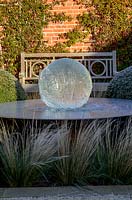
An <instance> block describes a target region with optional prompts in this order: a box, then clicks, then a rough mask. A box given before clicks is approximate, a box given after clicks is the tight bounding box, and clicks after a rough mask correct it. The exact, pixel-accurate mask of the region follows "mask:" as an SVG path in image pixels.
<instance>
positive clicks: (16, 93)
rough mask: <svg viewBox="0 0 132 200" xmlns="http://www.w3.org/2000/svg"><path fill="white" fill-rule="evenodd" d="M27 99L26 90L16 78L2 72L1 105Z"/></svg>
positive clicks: (0, 80)
mask: <svg viewBox="0 0 132 200" xmlns="http://www.w3.org/2000/svg"><path fill="white" fill-rule="evenodd" d="M25 99H26V95H25V92H24V89H23V88H22V86H21V84H20V83H19V81H18V80H17V79H16V78H15V76H13V75H12V74H10V73H9V72H7V71H4V70H0V103H2V102H9V101H16V100H25Z"/></svg>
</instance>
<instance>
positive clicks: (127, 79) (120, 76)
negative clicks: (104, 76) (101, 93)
mask: <svg viewBox="0 0 132 200" xmlns="http://www.w3.org/2000/svg"><path fill="white" fill-rule="evenodd" d="M106 94H107V97H110V98H120V99H131V100H132V66H130V67H128V68H126V69H124V70H122V71H121V72H118V73H117V75H116V76H115V77H114V78H113V80H112V81H111V82H110V85H109V86H108V88H107V93H106Z"/></svg>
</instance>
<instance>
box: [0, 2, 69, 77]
mask: <svg viewBox="0 0 132 200" xmlns="http://www.w3.org/2000/svg"><path fill="white" fill-rule="evenodd" d="M60 2H61V1H57V0H55V1H53V3H51V4H48V3H47V1H43V0H37V1H36V0H19V1H16V0H12V1H10V3H7V2H5V3H3V4H0V5H1V6H0V8H2V9H1V11H2V12H1V14H0V21H1V25H2V27H3V31H2V34H3V36H2V42H1V43H2V61H3V63H1V65H2V64H4V65H5V67H7V68H8V70H9V71H10V72H12V73H13V74H15V75H16V76H17V75H18V73H19V69H20V53H21V52H22V51H26V52H39V51H41V50H43V51H44V49H45V50H46V49H47V48H46V46H45V42H44V41H43V28H44V27H45V26H47V25H48V23H49V22H50V21H53V22H56V21H61V22H62V21H65V20H70V18H69V17H67V16H65V14H64V13H60V14H59V16H58V15H57V14H56V13H54V14H52V13H51V12H50V11H51V10H52V8H53V6H54V5H56V4H59V3H60ZM62 2H63V0H62Z"/></svg>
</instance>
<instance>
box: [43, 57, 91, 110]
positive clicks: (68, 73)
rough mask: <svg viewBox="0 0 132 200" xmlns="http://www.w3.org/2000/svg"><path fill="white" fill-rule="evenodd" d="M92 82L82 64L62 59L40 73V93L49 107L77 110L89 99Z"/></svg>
mask: <svg viewBox="0 0 132 200" xmlns="http://www.w3.org/2000/svg"><path fill="white" fill-rule="evenodd" d="M91 90H92V80H91V77H90V74H89V72H88V70H87V69H86V67H85V66H84V65H82V64H81V63H80V62H78V61H76V60H73V59H69V58H62V59H58V60H55V61H53V62H52V63H51V64H49V65H48V66H47V67H46V68H45V69H43V70H42V72H41V73H40V78H39V92H40V96H41V99H42V100H43V101H44V102H45V104H46V105H47V106H49V107H52V108H56V109H75V108H78V107H81V106H83V105H84V104H85V103H86V102H87V101H88V99H89V96H90V93H91Z"/></svg>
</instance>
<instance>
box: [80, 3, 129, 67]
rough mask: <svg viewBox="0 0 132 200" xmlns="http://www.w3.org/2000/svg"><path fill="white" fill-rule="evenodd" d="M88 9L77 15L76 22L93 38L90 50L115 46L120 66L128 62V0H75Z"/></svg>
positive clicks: (108, 48) (124, 65) (107, 48)
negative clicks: (93, 42)
mask: <svg viewBox="0 0 132 200" xmlns="http://www.w3.org/2000/svg"><path fill="white" fill-rule="evenodd" d="M77 2H78V3H83V4H84V5H85V6H86V7H87V8H89V9H88V12H85V13H83V14H82V15H78V17H77V18H78V21H79V24H80V25H81V26H82V27H83V28H84V29H85V30H87V31H88V32H90V33H91V34H92V36H93V39H94V40H95V41H96V43H95V45H94V46H93V50H97V51H102V50H104V51H106V50H113V49H116V50H117V56H118V61H119V63H118V65H119V67H120V69H122V68H124V67H128V66H129V65H131V64H132V1H131V0H125V1H121V0H116V1H115V0H92V1H88V0H85V1H84V0H77Z"/></svg>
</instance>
